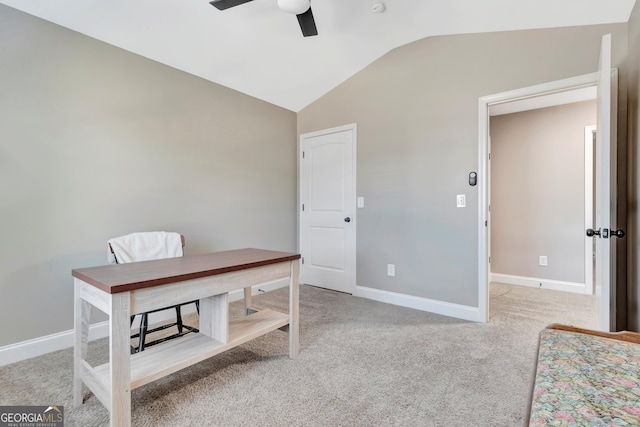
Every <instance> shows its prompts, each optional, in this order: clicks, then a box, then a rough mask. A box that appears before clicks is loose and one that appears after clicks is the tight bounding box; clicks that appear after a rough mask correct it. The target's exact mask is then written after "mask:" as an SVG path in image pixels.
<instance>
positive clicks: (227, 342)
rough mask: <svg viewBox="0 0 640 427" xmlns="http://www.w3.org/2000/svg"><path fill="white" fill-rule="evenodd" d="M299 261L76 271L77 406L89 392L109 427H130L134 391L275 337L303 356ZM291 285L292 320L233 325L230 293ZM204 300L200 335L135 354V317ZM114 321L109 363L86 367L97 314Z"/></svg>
mask: <svg viewBox="0 0 640 427" xmlns="http://www.w3.org/2000/svg"><path fill="white" fill-rule="evenodd" d="M299 259H300V255H299V254H292V253H286V252H276V251H267V250H261V249H239V250H234V251H227V252H217V253H211V254H204V255H195V256H185V257H179V258H169V259H162V260H155V261H143V262H136V263H128V264H115V265H107V266H102V267H92V268H80V269H75V270H73V271H72V275H73V277H74V286H75V291H74V300H75V343H74V389H73V401H74V404H75V405H76V406H79V405H81V404H82V399H83V384H84V385H86V386H87V387H88V388H89V389H91V391H92V392H93V394H94V395H95V396H96V397H97V398H98V399H99V400H100V402H102V404H103V405H104V406H105V407H106V408H107V409H108V410H109V412H110V415H111V426H118V427H120V426H122V427H127V426H130V425H131V390H133V389H134V388H136V387H140V386H142V385H144V384H147V383H150V382H151V381H155V380H157V379H159V378H161V377H163V376H165V375H169V374H171V373H173V372H176V371H179V370H180V369H183V368H186V367H188V366H190V365H193V364H194V363H198V362H200V361H202V360H204V359H207V358H209V357H211V356H214V355H216V354H219V353H222V352H223V351H226V350H228V349H230V348H233V347H236V346H238V345H241V344H243V343H245V342H247V341H249V340H252V339H254V338H257V337H259V336H261V335H264V334H266V333H268V332H271V331H273V330H275V329H285V330H288V332H289V357H290V358H294V357H295V356H297V354H298V349H299V344H298V331H299V324H298V305H299V290H298V289H299V288H298V285H299V282H298V276H299ZM285 278H288V279H289V313H288V314H284V313H279V312H277V311H274V310H260V311H257V312H255V311H254V310H250V311H251V312H252V314H249V315H247V316H245V317H242V318H240V319H238V320H233V321H229V297H228V296H229V292H231V291H234V290H238V289H244V290H245V295H247V294H248V295H251V292H250V291H251V286H254V285H258V284H261V283H266V282H270V281H273V280H278V279H285ZM196 299H199V300H200V327H199V329H200V332H199V333H197V334H192V335H188V336H185V337H182V338H180V339H176V340H172V341H169V342H167V343H164V344H161V345H158V346H156V347H152V348H149V349H148V350H145V351H143V352H140V353H136V354H133V355H131V354H130V333H131V329H130V324H129V322H130V317H129V316H130V315H132V314H136V313H141V312H147V311H151V310H153V309H156V308H162V307H169V306H173V305H176V304H180V303H184V302H188V301H193V300H196ZM92 306H93V307H96V308H98V309H100V310H101V311H103V312H105V313H107V314H108V315H109V362H108V363H105V364H104V365H100V366H97V367H92V366H90V365H89V363H87V361H86V360H85V359H86V355H87V340H88V332H89V318H90V313H91V307H92Z"/></svg>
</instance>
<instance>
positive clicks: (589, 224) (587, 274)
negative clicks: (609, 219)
mask: <svg viewBox="0 0 640 427" xmlns="http://www.w3.org/2000/svg"><path fill="white" fill-rule="evenodd" d="M595 130H596V125H591V126H585V127H584V225H585V227H584V229H585V230H586V229H587V228H593V227H594V226H595V224H594V221H593V152H594V150H595V144H594V143H593V132H595ZM584 239H585V240H584V270H585V271H584V284H585V287H584V293H585V294H588V295H593V242H594V240H593V238H592V237H588V236H587V234H586V233H585V235H584Z"/></svg>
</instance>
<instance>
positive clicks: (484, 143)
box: [478, 73, 598, 322]
mask: <svg viewBox="0 0 640 427" xmlns="http://www.w3.org/2000/svg"><path fill="white" fill-rule="evenodd" d="M597 83H598V73H590V74H583V75H581V76H576V77H571V78H568V79H563V80H556V81H553V82H549V83H543V84H539V85H535V86H529V87H525V88H521V89H515V90H512V91H508V92H501V93H496V94H494V95H488V96H483V97H480V98H479V99H478V171H479V172H478V186H479V189H478V192H479V200H478V309H479V317H480V318H481V319H482V320H481V321H483V322H488V321H489V268H488V263H489V256H488V253H489V248H488V246H489V245H488V227H487V226H486V225H485V221H487V217H488V208H487V207H488V180H487V178H486V174H487V170H488V146H489V119H490V118H489V107H490V106H491V105H496V104H501V103H505V102H510V101H515V100H519V99H526V98H531V97H535V96H540V95H547V94H551V93H560V92H565V91H569V90H574V89H579V88H583V87H588V86H594V85H596V84H597Z"/></svg>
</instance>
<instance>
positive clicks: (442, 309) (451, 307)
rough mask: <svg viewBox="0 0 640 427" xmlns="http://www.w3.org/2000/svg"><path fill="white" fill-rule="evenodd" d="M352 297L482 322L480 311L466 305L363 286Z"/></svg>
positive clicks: (358, 287)
mask: <svg viewBox="0 0 640 427" xmlns="http://www.w3.org/2000/svg"><path fill="white" fill-rule="evenodd" d="M354 296H357V297H361V298H367V299H370V300H374V301H379V302H385V303H388V304H394V305H399V306H402V307H408V308H414V309H416V310H422V311H428V312H430V313H435V314H441V315H443V316H449V317H455V318H457V319H463V320H469V321H472V322H482V321H483V320H482V318H481V317H480V310H479V309H478V308H477V307H470V306H467V305H460V304H453V303H450V302H444V301H436V300H432V299H428V298H421V297H415V296H411V295H405V294H399V293H396V292H389V291H383V290H380V289H374V288H366V287H363V286H356V292H355V293H354Z"/></svg>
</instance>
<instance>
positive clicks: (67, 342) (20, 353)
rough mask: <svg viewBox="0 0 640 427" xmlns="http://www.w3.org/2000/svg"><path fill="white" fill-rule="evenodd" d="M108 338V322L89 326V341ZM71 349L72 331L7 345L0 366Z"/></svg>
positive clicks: (264, 288) (166, 315)
mask: <svg viewBox="0 0 640 427" xmlns="http://www.w3.org/2000/svg"><path fill="white" fill-rule="evenodd" d="M287 286H289V280H277V281H274V282H270V283H265V284H262V285H258V286H254V287H253V290H252V292H251V293H252V295H257V294H261V293H263V292H268V291H273V290H275V289H279V288H284V287H287ZM242 298H244V294H243V291H242V290H241V289H240V290H237V291H233V292H230V293H229V302H233V301H239V300H241V299H242ZM195 311H196V309H195V304H192V305H190V306H188V307H185V309H184V310H183V311H182V313H183V314H189V313H193V312H195ZM172 317H173V313H172V312H171V311H161V312H158V313H153V314H151V315H150V319H149V323H157V322H162V321H165V320H170V319H171V318H172ZM139 319H140V318H139V317H136V319H135V321H134V323H133V325H132V328H134V329H135V328H137V327H139V325H140V320H139ZM107 336H109V322H108V321H104V322H99V323H94V324H93V325H91V326H89V341H93V340H97V339H100V338H105V337H107ZM69 347H73V329H70V330H68V331H63V332H58V333H55V334H51V335H47V336H44V337H39V338H34V339H31V340H27V341H22V342H19V343H15V344H9V345H6V346H3V347H0V366H5V365H9V364H11V363H15V362H20V361H21V360H26V359H31V358H32V357H37V356H41V355H43V354H46V353H51V352H54V351H58V350H62V349H65V348H69Z"/></svg>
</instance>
